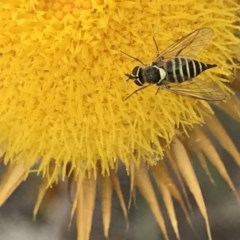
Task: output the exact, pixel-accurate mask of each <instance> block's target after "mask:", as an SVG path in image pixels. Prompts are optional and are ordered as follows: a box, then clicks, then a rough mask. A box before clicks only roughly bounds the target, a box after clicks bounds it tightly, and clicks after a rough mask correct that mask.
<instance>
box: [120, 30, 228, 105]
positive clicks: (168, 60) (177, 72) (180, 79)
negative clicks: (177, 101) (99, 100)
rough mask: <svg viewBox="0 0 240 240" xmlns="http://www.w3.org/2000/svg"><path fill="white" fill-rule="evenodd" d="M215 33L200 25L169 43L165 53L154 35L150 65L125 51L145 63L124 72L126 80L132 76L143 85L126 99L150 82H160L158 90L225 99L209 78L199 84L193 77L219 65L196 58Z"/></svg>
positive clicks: (214, 99) (209, 98)
mask: <svg viewBox="0 0 240 240" xmlns="http://www.w3.org/2000/svg"><path fill="white" fill-rule="evenodd" d="M212 35H213V31H212V29H211V28H207V27H205V28H200V29H197V30H195V31H193V32H191V33H189V34H188V35H186V36H184V37H182V38H181V39H180V40H178V41H176V42H175V43H173V44H172V45H170V46H169V47H168V48H167V49H166V50H164V51H163V52H162V53H159V49H158V46H157V43H156V40H155V38H153V40H154V43H155V46H156V49H157V53H158V54H157V57H156V58H155V59H154V60H153V61H152V63H151V64H149V65H145V64H144V63H143V62H142V61H141V60H139V59H138V58H135V57H133V56H131V55H129V54H127V53H125V52H122V53H123V54H125V55H127V56H128V57H130V58H133V59H134V60H136V61H138V62H139V63H141V64H142V65H143V66H136V67H134V68H133V70H132V73H131V74H128V73H125V75H126V76H127V77H128V79H127V80H133V81H134V83H135V84H136V85H138V86H141V88H138V89H137V90H135V91H134V92H132V93H131V94H130V95H128V96H127V97H126V98H125V100H127V99H128V98H129V97H131V96H132V95H133V94H135V93H136V92H138V91H140V90H142V89H144V88H146V87H148V86H150V85H151V84H156V85H157V86H158V89H157V92H156V94H157V93H158V92H159V90H160V89H165V90H168V91H170V92H173V93H176V94H180V95H185V96H190V97H193V98H197V99H202V100H208V101H219V100H223V99H225V94H224V92H223V91H222V90H220V89H219V87H218V86H217V85H216V84H213V83H212V82H211V83H209V81H206V82H204V85H203V84H202V85H199V84H196V81H190V80H192V79H193V78H195V77H196V76H197V75H199V74H201V73H202V72H203V71H205V70H208V69H210V68H214V67H216V66H217V65H216V64H208V63H203V62H200V61H197V60H195V59H194V57H195V56H196V55H197V54H198V53H199V52H200V51H201V50H202V49H203V48H204V47H205V46H206V45H207V43H208V42H209V41H210V39H211V37H212ZM193 82H194V84H193ZM190 83H191V84H190ZM146 84H147V85H146Z"/></svg>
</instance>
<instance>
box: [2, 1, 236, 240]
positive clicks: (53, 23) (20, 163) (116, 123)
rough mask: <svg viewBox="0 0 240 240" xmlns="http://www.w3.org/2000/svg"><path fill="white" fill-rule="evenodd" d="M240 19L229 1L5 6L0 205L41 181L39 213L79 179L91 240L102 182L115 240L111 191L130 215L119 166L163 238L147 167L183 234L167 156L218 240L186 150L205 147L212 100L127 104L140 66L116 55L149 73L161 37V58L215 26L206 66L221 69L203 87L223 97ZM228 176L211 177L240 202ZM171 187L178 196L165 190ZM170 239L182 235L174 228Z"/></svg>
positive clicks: (147, 99) (148, 92) (164, 98)
mask: <svg viewBox="0 0 240 240" xmlns="http://www.w3.org/2000/svg"><path fill="white" fill-rule="evenodd" d="M239 10H240V7H239V6H238V5H237V4H236V3H234V2H233V3H230V2H228V1H226V2H224V3H222V2H221V4H219V2H218V1H195V2H194V4H193V3H192V1H189V0H184V1H182V2H181V3H180V2H179V1H177V0H173V1H171V3H166V2H165V1H101V0H98V1H85V2H83V1H78V0H72V1H70V0H65V1H64V0H59V1H57V0H56V1H46V0H42V1H16V2H13V1H11V2H9V1H2V6H1V9H0V22H1V33H0V53H1V56H0V67H1V75H0V76H1V78H0V102H1V105H0V132H1V137H0V144H1V151H2V154H3V155H4V163H5V164H6V165H8V166H9V167H8V170H7V171H6V173H5V176H4V178H3V180H2V182H1V190H0V202H1V204H2V203H3V202H4V201H5V200H6V199H7V197H8V196H9V195H10V194H11V193H12V191H13V190H14V189H15V188H16V187H17V186H18V185H19V184H20V183H21V182H22V181H23V180H24V179H25V178H26V177H27V175H28V174H29V173H30V172H37V173H38V174H41V175H42V176H43V178H44V179H45V180H46V181H45V182H44V184H43V186H42V191H40V193H39V198H38V201H37V204H36V207H35V213H36V211H37V209H38V207H39V204H40V202H41V199H42V197H43V195H44V194H45V191H46V189H47V187H49V186H51V185H52V184H54V183H57V182H58V180H59V178H60V179H63V180H64V179H65V178H66V177H67V178H70V177H71V178H73V180H74V181H75V182H76V186H77V188H76V197H75V200H74V204H73V212H74V211H75V209H77V216H78V218H77V220H78V221H77V222H78V224H77V227H78V230H79V239H88V238H89V232H90V227H91V221H92V220H91V219H92V210H93V206H94V199H95V189H96V178H97V177H100V178H101V179H102V186H103V188H102V196H103V209H105V210H106V211H105V213H104V214H103V217H104V233H105V236H107V235H108V229H109V223H110V213H111V211H110V207H111V203H110V202H111V201H110V200H111V194H112V189H113V188H114V189H115V191H116V192H117V194H118V197H119V200H120V203H121V206H122V209H123V211H124V215H125V216H127V210H126V207H125V204H124V201H123V196H122V193H121V188H120V186H119V181H118V179H117V176H116V168H117V165H118V162H119V161H120V162H122V163H123V165H124V167H125V168H126V170H127V172H128V173H130V174H131V179H132V181H131V183H132V185H131V194H133V189H134V188H135V187H138V188H139V189H140V190H141V192H142V193H143V195H145V197H146V199H147V200H148V202H149V204H150V207H151V209H152V211H153V212H154V215H155V217H156V219H157V221H158V224H159V226H160V228H161V230H162V232H163V234H164V236H165V238H166V239H167V238H168V235H167V232H166V227H165V224H164V221H163V219H162V217H161V213H160V210H159V208H158V205H157V202H156V201H155V197H154V192H153V191H152V190H151V189H152V187H151V183H150V182H149V178H148V176H147V172H146V171H145V168H144V166H150V167H151V170H152V172H153V174H154V176H156V181H157V182H158V184H159V188H160V189H161V191H162V193H163V197H164V199H165V200H166V202H165V204H166V206H167V207H168V210H169V214H170V219H171V222H172V223H174V222H175V223H176V221H174V219H175V213H174V211H172V210H171V208H172V205H171V201H170V199H172V197H175V198H177V199H178V201H179V203H180V204H181V205H182V207H183V209H184V211H185V208H186V207H185V204H184V203H183V200H182V198H181V196H180V192H179V190H177V189H176V188H175V187H174V186H175V185H174V184H173V182H172V180H171V178H170V177H167V170H166V169H165V163H164V161H162V160H161V159H162V158H163V157H164V156H167V158H168V159H170V160H171V161H170V160H169V161H170V164H172V166H178V168H177V169H178V170H176V171H177V172H178V173H179V174H180V175H183V178H184V179H185V180H186V182H187V184H188V187H189V188H190V190H192V192H193V194H194V195H195V199H196V201H197V203H198V206H199V208H200V210H201V213H202V214H203V216H204V218H205V221H206V226H207V228H208V235H209V238H210V230H209V226H208V219H207V213H206V209H205V205H204V201H203V198H202V194H201V191H200V188H199V186H198V182H197V180H196V179H195V174H194V171H193V169H192V166H191V163H190V161H189V158H188V157H187V156H188V155H187V152H186V148H185V147H184V145H183V143H184V142H189V139H196V141H203V140H198V137H199V136H201V137H199V138H201V139H208V138H207V137H206V136H205V135H204V134H203V133H202V130H200V128H199V127H197V125H199V124H203V123H205V122H206V119H208V118H209V117H210V116H211V115H212V114H213V111H212V109H211V107H210V105H209V104H208V103H206V102H205V101H199V100H196V99H193V98H189V97H184V96H179V95H175V94H173V93H170V92H167V91H161V92H160V93H159V94H158V95H155V91H156V86H152V87H149V88H147V89H144V90H143V91H141V92H139V93H138V94H135V95H134V96H132V97H131V98H130V99H129V100H128V101H123V98H124V97H125V96H126V95H128V94H129V93H131V92H132V91H134V90H135V89H136V86H135V85H134V84H133V83H129V82H126V81H125V77H124V73H125V72H129V71H131V69H132V67H133V66H134V64H135V63H134V62H133V61H132V60H131V59H129V58H127V57H126V56H125V55H123V54H121V52H120V51H124V52H126V53H128V54H130V55H132V56H136V57H138V58H139V59H141V60H142V61H143V62H146V63H148V62H151V60H152V59H153V58H154V56H156V50H155V49H154V48H155V46H154V44H153V43H152V37H153V36H155V38H156V39H157V42H158V44H159V48H160V49H161V50H163V49H164V48H166V47H167V46H169V45H170V44H171V43H172V42H173V41H176V40H177V39H178V38H179V37H181V36H183V35H185V34H187V33H189V32H191V31H193V30H195V29H197V28H201V27H204V26H207V27H211V28H212V29H213V31H214V38H213V41H212V42H211V43H210V44H209V46H207V47H206V51H205V52H202V53H201V55H199V56H198V59H199V60H203V61H204V62H212V63H216V64H217V65H218V67H217V68H215V69H214V70H211V71H208V72H206V73H203V74H202V75H201V76H200V77H198V79H197V81H199V82H200V83H202V84H204V81H210V82H213V83H215V84H217V85H218V86H219V87H220V88H221V89H222V90H223V91H226V93H227V92H229V91H228V89H227V88H226V87H225V85H224V84H223V83H222V81H223V80H224V79H230V78H231V77H232V69H233V68H235V67H236V66H235V64H234V62H233V60H232V50H231V49H232V47H233V46H234V45H236V44H239V39H238V38H237V37H235V31H237V29H238V28H237V27H236V26H235V25H234V23H235V22H236V21H237V20H239V17H237V14H236V13H238V11H239ZM235 101H236V102H237V100H236V99H235ZM238 104H239V103H238ZM228 107H229V106H228ZM210 121H216V120H209V121H208V123H209V122H210ZM213 125H214V124H213ZM194 126H196V127H195V128H194V130H192V129H193V127H194ZM214 126H216V125H214ZM218 126H220V125H218ZM220 128H221V127H218V128H216V129H217V130H216V131H215V132H216V134H217V133H218V130H219V129H220ZM191 134H193V135H194V136H192V135H191ZM188 135H190V138H189V139H187V138H186V137H187V136H188ZM226 135H227V134H225V135H222V136H225V137H226ZM180 139H181V140H180ZM207 141H208V140H205V141H203V142H202V143H201V144H202V145H201V146H202V148H199V146H196V144H195V143H194V142H192V143H191V144H192V146H191V147H192V148H193V149H194V150H196V152H197V153H199V157H200V158H201V156H202V155H201V153H202V151H203V152H204V151H205V149H204V147H206V149H207V145H204V143H205V144H206V142H207ZM219 141H220V140H219ZM229 141H230V140H229ZM230 142H231V141H230ZM231 144H232V143H231ZM232 145H233V144H232ZM210 146H212V145H211V144H210ZM233 146H234V145H233ZM169 147H170V150H169ZM212 147H213V146H212ZM213 148H214V147H213ZM233 148H234V147H233ZM209 151H210V150H209ZM212 151H214V150H212ZM234 151H235V150H234ZM210 152H211V151H210ZM210 152H208V153H209V156H213V155H214V154H213V153H210ZM180 153H181V154H180ZM205 154H206V155H208V154H207V153H206V152H205ZM236 154H237V153H236ZM236 154H235V157H236V158H237V159H238V157H239V156H238V155H236ZM214 156H216V155H214ZM182 158H183V159H182ZM210 158H211V157H210ZM184 159H185V160H184ZM202 159H203V157H202ZM215 160H216V159H215ZM238 161H239V159H238ZM220 162H221V161H220ZM220 165H221V164H220V163H219V159H218V160H216V161H215V166H216V167H217V168H218V170H219V171H220V172H221V174H222V176H224V177H225V179H226V181H227V182H228V183H229V185H230V186H231V187H232V189H233V191H235V190H234V187H233V185H232V183H231V180H230V179H229V178H228V175H227V173H225V172H224V170H223V169H224V167H222V166H220ZM161 175H162V176H165V177H166V179H168V180H167V181H166V179H165V178H163V177H161ZM108 176H111V177H108ZM159 179H161V181H159ZM164 179H165V180H164ZM164 181H165V182H164ZM170 182H171V184H172V190H171V189H170V188H169V187H167V186H168V185H169V183H170ZM86 206H88V208H87V207H86ZM89 209H90V211H89ZM83 220H84V221H83ZM83 222H85V223H84V224H83ZM173 228H174V231H175V233H176V235H177V236H179V233H178V227H177V224H175V225H174V224H173Z"/></svg>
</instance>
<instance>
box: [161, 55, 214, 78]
mask: <svg viewBox="0 0 240 240" xmlns="http://www.w3.org/2000/svg"><path fill="white" fill-rule="evenodd" d="M216 66H217V65H216V64H207V63H202V62H199V61H196V60H192V59H187V58H173V59H171V60H169V61H167V62H165V63H164V65H163V68H164V69H165V71H166V73H167V74H166V80H167V81H169V82H183V81H186V80H189V79H191V78H194V77H196V76H197V75H199V74H200V73H201V72H203V71H205V70H207V69H209V68H213V67H216Z"/></svg>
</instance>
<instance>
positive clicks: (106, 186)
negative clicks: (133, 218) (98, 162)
mask: <svg viewBox="0 0 240 240" xmlns="http://www.w3.org/2000/svg"><path fill="white" fill-rule="evenodd" d="M100 179H101V180H100V182H101V187H100V189H101V201H102V217H103V232H104V236H105V237H106V238H107V237H108V232H109V226H110V221H111V214H112V209H111V207H112V190H113V186H112V182H111V178H110V177H108V176H105V177H103V176H102V177H101V178H100Z"/></svg>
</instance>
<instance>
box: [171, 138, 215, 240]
mask: <svg viewBox="0 0 240 240" xmlns="http://www.w3.org/2000/svg"><path fill="white" fill-rule="evenodd" d="M171 150H172V152H173V154H174V157H175V159H176V161H177V164H178V167H179V170H180V172H181V174H182V176H183V178H184V179H185V182H186V184H187V185H188V188H189V190H190V191H191V192H192V194H193V196H194V198H195V201H196V203H197V205H198V207H199V209H200V211H201V213H202V215H203V217H204V220H205V224H206V228H207V234H208V239H209V240H211V239H212V237H211V232H210V226H209V220H208V215H207V210H206V206H205V203H204V199H203V196H202V192H201V189H200V186H199V183H198V180H197V177H196V175H195V172H194V170H193V167H192V164H191V160H190V159H189V156H188V154H187V151H186V149H185V147H184V146H183V144H182V143H181V142H180V140H179V139H178V138H177V137H175V138H174V141H173V143H172V145H171Z"/></svg>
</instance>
